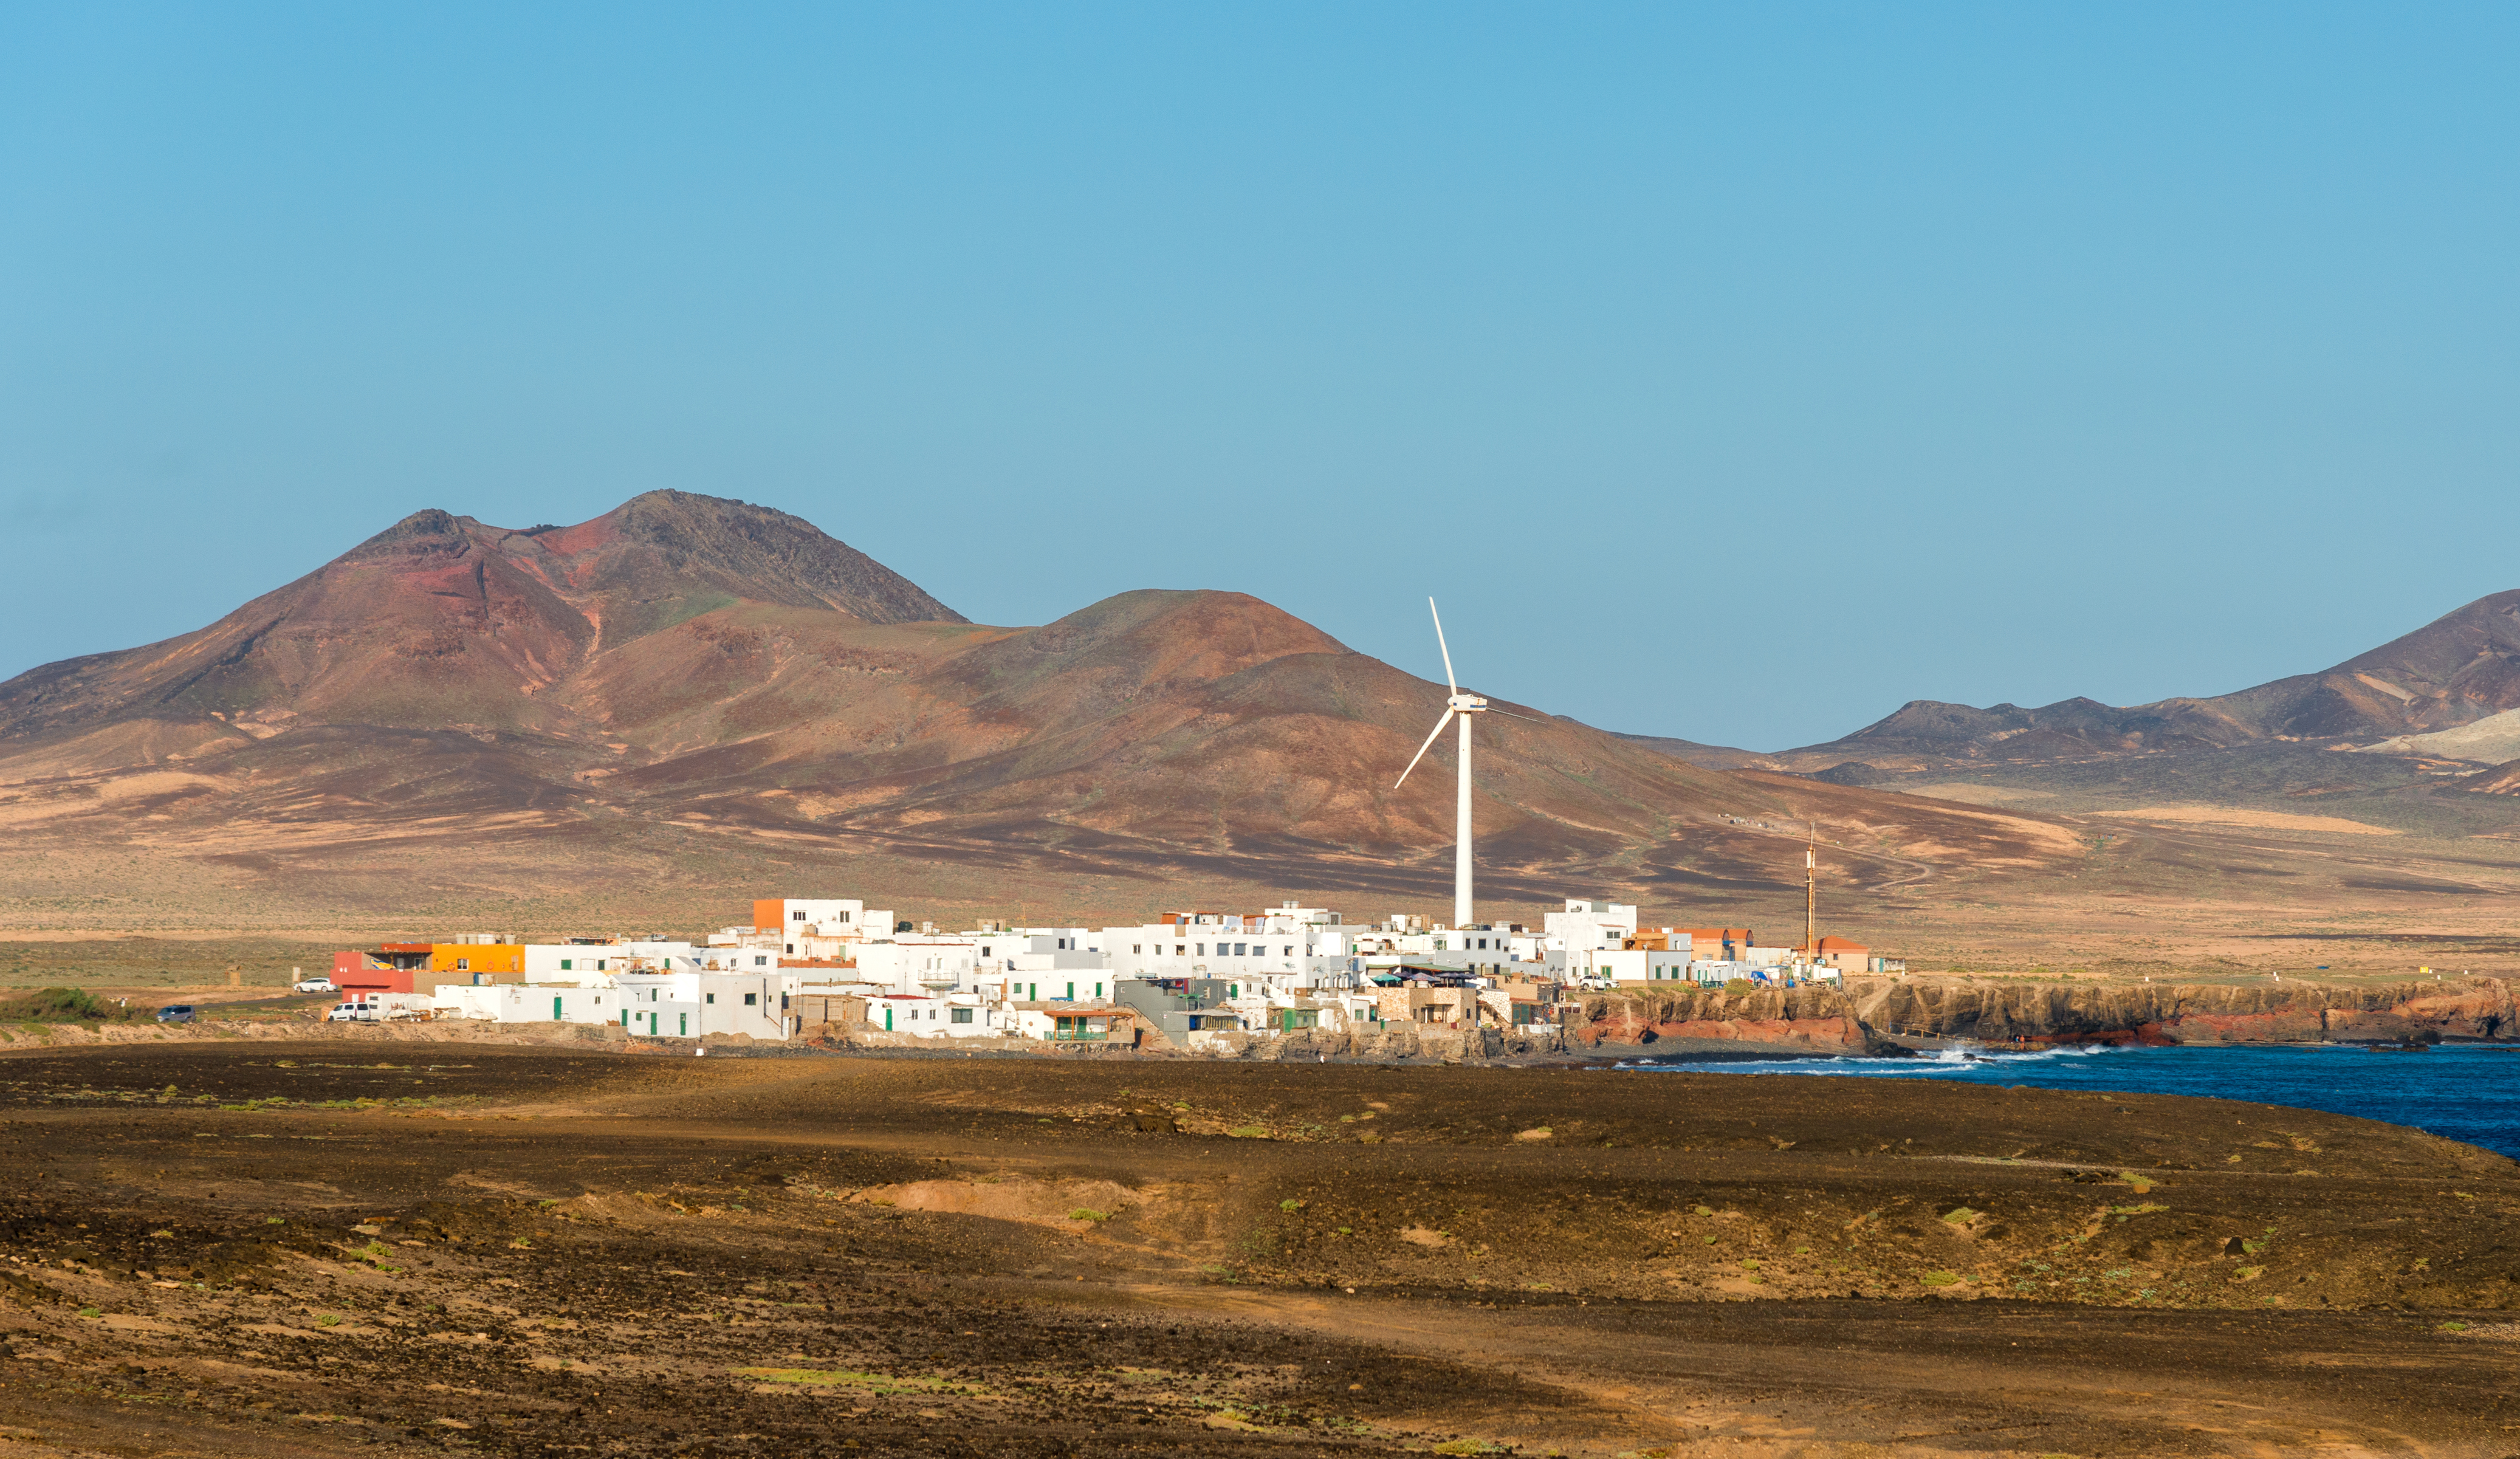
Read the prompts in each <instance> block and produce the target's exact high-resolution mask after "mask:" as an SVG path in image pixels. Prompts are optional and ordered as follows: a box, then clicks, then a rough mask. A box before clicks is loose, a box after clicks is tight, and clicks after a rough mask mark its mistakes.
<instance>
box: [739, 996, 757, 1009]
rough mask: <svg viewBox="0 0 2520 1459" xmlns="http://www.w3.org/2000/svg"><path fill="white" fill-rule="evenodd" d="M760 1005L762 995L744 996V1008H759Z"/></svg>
mask: <svg viewBox="0 0 2520 1459" xmlns="http://www.w3.org/2000/svg"><path fill="white" fill-rule="evenodd" d="M760 1005H761V995H760V994H759V993H746V994H744V995H743V1006H744V1007H746V1008H757V1007H759V1006H760Z"/></svg>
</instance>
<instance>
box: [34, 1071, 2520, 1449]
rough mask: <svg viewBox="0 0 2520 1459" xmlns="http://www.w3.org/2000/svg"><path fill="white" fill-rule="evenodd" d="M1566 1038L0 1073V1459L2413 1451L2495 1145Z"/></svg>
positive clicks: (2479, 1426)
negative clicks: (1772, 1067)
mask: <svg viewBox="0 0 2520 1459" xmlns="http://www.w3.org/2000/svg"><path fill="white" fill-rule="evenodd" d="M1840 1086H1841V1081H1835V1080H1790V1081H1766V1080H1759V1081H1751V1080H1742V1079H1735V1078H1725V1077H1722V1076H1709V1075H1675V1074H1656V1073H1642V1072H1614V1071H1576V1070H1469V1069H1391V1068H1376V1067H1369V1066H1328V1067H1302V1068H1293V1067H1284V1066H1274V1067H1273V1066H1259V1067H1253V1066H1223V1067H1220V1066H1207V1065H1195V1064H1185V1063H1180V1062H1148V1061H1139V1060H1133V1059H1130V1058H1127V1057H1125V1056H1120V1057H1104V1058H1093V1059H1083V1060H1077V1059H1066V1060H1044V1059H1014V1060H990V1059H958V1058H927V1059H917V1058H895V1059H873V1058H832V1057H791V1058H780V1059H767V1058H764V1059H725V1058H717V1059H706V1060H694V1059H688V1058H680V1059H677V1058H669V1057H665V1056H661V1055H652V1056H639V1055H627V1054H618V1053H612V1054H607V1053H604V1052H600V1051H598V1050H596V1049H595V1048H593V1047H592V1046H590V1047H589V1048H588V1049H587V1051H586V1052H583V1053H575V1052H568V1051H565V1050H515V1049H500V1048H492V1047H482V1046H472V1045H462V1044H425V1045H424V1044H413V1043H396V1042H391V1041H383V1040H378V1039H363V1038H358V1037H340V1038H334V1039H328V1040H322V1041H314V1042H308V1043H305V1044H302V1045H288V1044H279V1043H262V1042H256V1043H254V1044H251V1045H238V1044H233V1043H231V1044H224V1045H222V1044H219V1043H217V1042H215V1041H210V1040H199V1041H184V1042H170V1043H166V1044H158V1045H143V1046H115V1047H109V1048H100V1049H90V1050H85V1051H78V1052H69V1051H60V1050H52V1051H38V1052H31V1053H25V1054H10V1055H7V1056H0V1111H5V1114H0V1145H5V1147H6V1150H7V1159H8V1161H9V1163H10V1167H11V1168H12V1169H13V1170H14V1171H16V1172H18V1177H19V1178H18V1179H17V1180H16V1181H14V1182H13V1183H12V1184H11V1187H10V1188H9V1189H8V1190H7V1191H6V1192H5V1193H0V1236H5V1241H6V1247H7V1254H8V1256H9V1258H10V1260H9V1264H8V1265H7V1267H6V1268H5V1270H0V1330H5V1331H0V1339H5V1341H0V1423H5V1424H6V1425H8V1426H10V1427H8V1428H6V1429H5V1430H0V1454H6V1455H7V1456H8V1459H62V1456H65V1455H94V1454H113V1455H131V1456H139V1455H160V1454H240V1455H283V1454H286V1455H330V1454H350V1453H378V1452H384V1453H423V1452H428V1453H453V1454H465V1453H487V1454H510V1455H533V1456H544V1455H551V1456H558V1455H563V1454H586V1453H592V1454H620V1455H658V1456H662V1455H746V1456H750V1455H760V1456H765V1459H766V1456H786V1455H799V1454H833V1455H844V1454H845V1455H858V1454H869V1455H872V1454H886V1453H936V1454H976V1453H988V1454H1026V1455H1031V1454H1042V1455H1048V1454H1070V1455H1101V1454H1121V1453H1128V1454H1184V1455H1187V1454H1228V1453H1233V1454H1244V1453H1247V1454H1297V1453H1300V1454H1329V1453H1376V1452H1397V1451H1404V1450H1413V1451H1419V1452H1423V1451H1427V1450H1429V1449H1432V1450H1434V1451H1436V1452H1441V1453H1448V1454H1464V1453H1496V1452H1508V1451H1509V1452H1519V1453H1525V1454H1534V1455H1538V1454H1544V1453H1552V1452H1556V1453H1564V1454H1568V1455H1597V1454H1598V1455H1602V1456H1612V1455H1701V1454H1703V1455H1713V1454H1721V1455H1740V1456H1779V1459H1780V1456H1787V1455H1792V1456H1801V1459H1852V1456H1858V1455H1882V1454H1901V1455H1962V1454H1965V1455H1985V1456H1999V1455H2000V1456H2031V1455H2047V1456H2053V1455H2060V1454H2061V1455H2085V1456H2090V1455H2123V1454H2144V1455H2152V1454H2181V1455H2243V1454H2246V1455H2264V1454H2276V1453H2303V1454H2328V1455H2376V1454H2391V1455H2401V1454H2403V1455H2433V1456H2441V1459H2498V1456H2502V1455H2505V1454H2508V1453H2510V1452H2511V1451H2512V1449H2513V1448H2514V1446H2515V1439H2514V1434H2515V1433H2520V1399H2515V1397H2514V1393H2515V1392H2520V1388H2515V1383H2520V1341H2514V1338H2515V1336H2520V1323H2515V1321H2514V1315H2515V1314H2514V1310H2513V1309H2514V1307H2515V1306H2520V1243H2515V1242H2514V1241H2513V1240H2512V1236H2511V1233H2512V1231H2513V1229H2514V1227H2513V1218H2514V1217H2515V1216H2520V1174H2516V1173H2515V1170H2514V1167H2513V1165H2512V1163H2510V1162H2508V1161H2504V1160H2502V1159H2500V1158H2498V1157H2493V1156H2489V1155H2486V1154H2484V1153H2482V1152H2479V1151H2475V1150H2473V1149H2471V1148H2469V1147H2465V1146H2458V1145H2453V1144H2452V1143H2450V1142H2447V1141H2443V1140H2439V1139H2436V1138H2434V1137H2431V1136H2426V1135H2421V1134H2417V1133H2414V1132H2412V1131H2408V1130H2405V1129H2401V1128H2397V1127H2394V1126H2389V1125H2381V1124H2375V1123H2371V1122H2369V1121H2363V1120H2357V1119H2352V1118H2347V1117H2337V1116H2330V1115H2322V1114H2315V1113H2308V1112H2302V1111H2296V1110H2281V1111H2278V1110H2273V1109H2269V1108H2266V1107H2260V1106H2251V1105H2243V1104H2230V1103H2226V1102H2220V1101H2195V1100H2177V1099H2167V1098H2155V1097H2146V1096H2098V1095H2083V1094H2072V1093H2065V1092H2055V1091H2037V1090H2004V1089H1997V1088H1963V1087H1930V1086H1923V1085H1913V1084H1906V1083H1898V1082H1893V1081H1859V1082H1857V1083H1856V1085H1855V1087H1840Z"/></svg>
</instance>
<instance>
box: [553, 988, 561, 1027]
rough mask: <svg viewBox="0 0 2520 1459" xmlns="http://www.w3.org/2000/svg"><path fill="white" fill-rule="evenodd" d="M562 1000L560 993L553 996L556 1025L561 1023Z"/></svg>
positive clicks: (554, 1021)
mask: <svg viewBox="0 0 2520 1459" xmlns="http://www.w3.org/2000/svg"><path fill="white" fill-rule="evenodd" d="M560 1000H561V995H560V994H559V993H554V994H552V1022H553V1023H555V1024H557V1023H559V1022H560Z"/></svg>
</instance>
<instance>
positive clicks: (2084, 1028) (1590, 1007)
mask: <svg viewBox="0 0 2520 1459" xmlns="http://www.w3.org/2000/svg"><path fill="white" fill-rule="evenodd" d="M1567 1034H1568V1037H1567V1042H1568V1045H1569V1047H1570V1048H1577V1049H1582V1048H1602V1047H1604V1046H1608V1045H1616V1046H1620V1047H1622V1048H1648V1049H1649V1048H1653V1047H1655V1046H1657V1045H1660V1046H1664V1047H1665V1048H1667V1049H1669V1050H1670V1051H1672V1052H1679V1051H1680V1050H1681V1049H1683V1048H1688V1049H1689V1050H1690V1051H1700V1050H1704V1049H1706V1048H1708V1047H1710V1046H1712V1045H1716V1044H1724V1045H1738V1046H1739V1047H1740V1048H1741V1049H1742V1050H1743V1051H1744V1052H1748V1051H1752V1050H1759V1051H1773V1052H1778V1053H1806V1054H1862V1053H1868V1052H1869V1053H1877V1052H1882V1051H1884V1050H1885V1048H1886V1047H1887V1046H1888V1045H1890V1044H1891V1043H1893V1042H1895V1041H1896V1040H1897V1039H1900V1038H1957V1039H1970V1040H1977V1041H1981V1042H1986V1043H2001V1044H2020V1043H2027V1044H2043V1043H2150V1044H2228V1043H2317V1042H2321V1041H2339V1042H2364V1041H2377V1040H2398V1039H2442V1038H2450V1039H2514V1038H2520V1012H2516V1011H2515V1010H2514V1008H2513V1002H2512V985H2511V983H2510V981H2509V980H2504V979H2499V978H2466V979H2458V980H2441V981H2433V980H2424V981H2412V980H2409V981H2407V982H2399V983H2384V984H2378V985H2363V984H2356V985H2348V984H2339V983H2317V982H2302V981H2297V980H2284V981H2281V982H2277V981H2275V980H2272V979H2271V980H2268V981H2267V982H2266V983H2264V984H2263V985H2261V984H2249V985H2244V986H2235V985H2231V984H2227V983H2170V982H2134V983H2129V982H2061V981H2060V982H2030V981H2026V980H2013V979H1961V978H1870V979H1865V978H1859V979H1853V980H1849V982H1848V985H1847V988H1846V990H1845V991H1844V992H1842V993H1841V992H1838V991H1836V990H1834V989H1829V988H1808V987H1806V988H1763V989H1759V990H1756V991H1751V992H1741V993H1728V992H1725V991H1724V990H1722V989H1720V988H1688V987H1678V988H1672V989H1668V990H1666V989H1661V988H1653V989H1645V990H1638V991H1621V992H1617V993H1606V994H1599V995H1596V996H1594V997H1590V998H1587V999H1585V1000H1584V1002H1583V1004H1582V1005H1581V1008H1580V1010H1579V1011H1578V1013H1577V1014H1576V1015H1575V1019H1574V1022H1573V1023H1572V1024H1571V1025H1570V1026H1568V1029H1567Z"/></svg>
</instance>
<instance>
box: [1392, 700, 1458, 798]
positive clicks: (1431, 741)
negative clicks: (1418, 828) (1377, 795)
mask: <svg viewBox="0 0 2520 1459" xmlns="http://www.w3.org/2000/svg"><path fill="white" fill-rule="evenodd" d="M1452 722H1453V711H1452V710H1450V709H1446V710H1445V711H1444V717H1443V718H1441V719H1438V720H1436V721H1435V728H1434V730H1433V731H1432V732H1431V733H1429V734H1428V735H1427V736H1426V743H1425V744H1423V745H1420V746H1418V752H1417V753H1416V754H1413V755H1411V756H1410V757H1409V770H1415V769H1417V768H1418V761H1419V760H1422V759H1424V758H1425V757H1426V752H1427V751H1429V750H1432V749H1434V748H1435V736H1436V735H1440V734H1442V733H1443V732H1444V726H1446V725H1448V724H1450V723H1452ZM1409 770H1403V771H1401V772H1400V778H1399V779H1398V780H1396V781H1394V782H1393V783H1392V786H1391V788H1392V789H1393V790H1395V791H1396V790H1398V789H1400V788H1401V787H1402V786H1404V785H1407V784H1408V783H1409Z"/></svg>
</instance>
